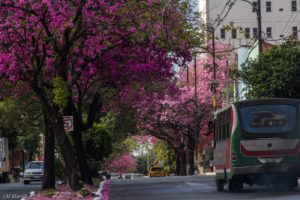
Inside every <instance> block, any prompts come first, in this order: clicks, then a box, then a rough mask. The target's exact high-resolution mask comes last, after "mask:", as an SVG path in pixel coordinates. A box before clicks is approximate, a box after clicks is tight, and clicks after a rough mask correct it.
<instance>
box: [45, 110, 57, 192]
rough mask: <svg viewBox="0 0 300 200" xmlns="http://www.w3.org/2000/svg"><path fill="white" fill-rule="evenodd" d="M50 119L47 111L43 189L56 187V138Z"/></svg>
mask: <svg viewBox="0 0 300 200" xmlns="http://www.w3.org/2000/svg"><path fill="white" fill-rule="evenodd" d="M50 124H51V123H50V120H49V118H48V116H47V113H45V112H44V132H45V149H44V179H43V185H42V189H43V190H47V189H55V164H54V162H55V161H54V149H55V138H54V133H53V129H52V127H51V126H50Z"/></svg>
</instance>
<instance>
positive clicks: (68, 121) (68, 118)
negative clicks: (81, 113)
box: [63, 116, 74, 131]
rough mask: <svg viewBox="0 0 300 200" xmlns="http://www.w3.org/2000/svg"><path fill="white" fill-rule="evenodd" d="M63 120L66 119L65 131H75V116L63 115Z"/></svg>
mask: <svg viewBox="0 0 300 200" xmlns="http://www.w3.org/2000/svg"><path fill="white" fill-rule="evenodd" d="M63 121H64V129H65V131H73V130H74V121H73V116H63Z"/></svg>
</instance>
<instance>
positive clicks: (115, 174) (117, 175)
mask: <svg viewBox="0 0 300 200" xmlns="http://www.w3.org/2000/svg"><path fill="white" fill-rule="evenodd" d="M110 179H111V180H113V179H120V175H119V173H111V174H110Z"/></svg>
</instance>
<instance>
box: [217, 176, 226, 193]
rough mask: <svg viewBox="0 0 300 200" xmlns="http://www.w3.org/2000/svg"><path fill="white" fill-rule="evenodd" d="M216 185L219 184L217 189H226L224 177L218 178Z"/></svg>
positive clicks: (221, 190) (220, 190)
mask: <svg viewBox="0 0 300 200" xmlns="http://www.w3.org/2000/svg"><path fill="white" fill-rule="evenodd" d="M216 185H217V190H218V191H219V192H223V191H224V180H222V179H216Z"/></svg>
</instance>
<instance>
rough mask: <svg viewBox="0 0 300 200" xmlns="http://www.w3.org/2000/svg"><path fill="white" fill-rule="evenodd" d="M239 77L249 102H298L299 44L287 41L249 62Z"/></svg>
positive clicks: (294, 40)
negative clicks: (261, 99) (289, 99)
mask: <svg viewBox="0 0 300 200" xmlns="http://www.w3.org/2000/svg"><path fill="white" fill-rule="evenodd" d="M238 74H239V76H240V78H241V80H242V81H243V82H244V83H245V84H246V85H247V86H248V89H249V90H248V96H249V97H251V98H264V97H282V98H300V87H299V85H300V43H299V42H298V41H297V40H296V39H295V38H289V39H288V40H287V41H285V42H284V43H282V44H281V45H275V46H273V47H272V48H271V49H269V50H266V51H265V52H262V53H261V54H260V55H259V57H258V59H255V60H248V61H247V62H246V63H245V64H244V65H243V67H242V70H241V71H240V72H239V73H238Z"/></svg>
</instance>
